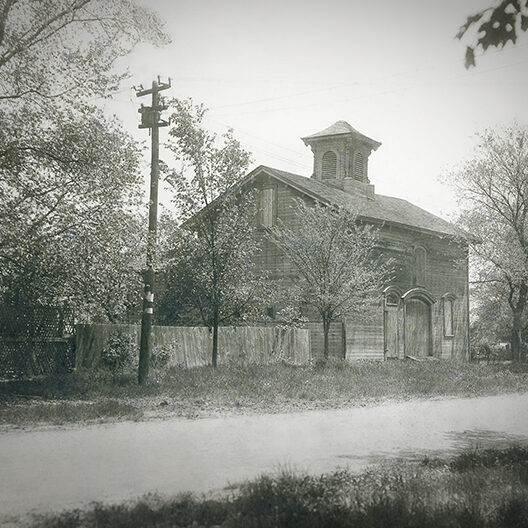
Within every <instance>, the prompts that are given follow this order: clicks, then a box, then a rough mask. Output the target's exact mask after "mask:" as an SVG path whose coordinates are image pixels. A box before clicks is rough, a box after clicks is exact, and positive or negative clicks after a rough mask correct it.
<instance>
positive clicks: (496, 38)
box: [456, 0, 528, 68]
mask: <svg viewBox="0 0 528 528" xmlns="http://www.w3.org/2000/svg"><path fill="white" fill-rule="evenodd" d="M470 29H473V30H474V33H475V34H476V36H475V38H476V43H475V44H473V45H471V46H469V45H468V46H467V47H466V58H465V65H466V68H470V67H471V66H475V48H479V47H480V48H481V49H482V50H483V51H486V50H487V49H488V48H489V47H490V46H491V47H495V48H499V47H502V48H503V47H504V46H505V45H506V44H507V43H508V42H510V41H511V42H512V43H513V44H515V43H516V42H517V35H518V34H519V33H520V32H521V31H526V30H527V29H528V1H527V0H502V1H500V2H499V3H498V5H496V6H495V7H488V8H487V9H483V10H482V11H479V12H478V13H475V14H474V15H471V16H469V17H468V18H467V20H466V22H465V23H464V24H463V25H462V26H461V27H460V29H459V31H458V33H457V35H456V38H457V39H459V40H461V39H462V38H463V37H464V36H465V35H467V33H468V31H470Z"/></svg>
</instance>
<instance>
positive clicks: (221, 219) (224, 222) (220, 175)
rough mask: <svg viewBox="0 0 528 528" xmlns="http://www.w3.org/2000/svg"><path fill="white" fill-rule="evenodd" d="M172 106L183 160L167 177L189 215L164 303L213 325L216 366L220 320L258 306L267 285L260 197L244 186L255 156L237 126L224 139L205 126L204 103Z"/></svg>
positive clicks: (177, 237)
mask: <svg viewBox="0 0 528 528" xmlns="http://www.w3.org/2000/svg"><path fill="white" fill-rule="evenodd" d="M171 108H173V109H174V113H173V114H172V116H171V122H172V123H173V126H172V128H171V129H170V131H169V136H170V140H171V141H170V143H169V147H170V148H171V149H172V151H173V152H174V154H175V156H176V160H177V161H178V162H180V163H181V164H182V166H181V170H178V171H172V172H170V173H169V174H168V176H167V181H168V182H169V183H170V184H171V186H172V189H173V191H174V202H175V204H176V206H177V208H178V211H179V213H180V215H181V222H180V227H179V228H177V229H175V231H174V233H173V236H172V238H171V240H172V242H171V244H169V245H170V246H172V247H171V249H170V250H169V252H168V256H169V266H167V272H166V274H167V279H166V281H167V293H166V294H165V298H164V300H163V301H162V306H163V307H164V311H165V314H166V317H167V316H168V317H169V318H172V320H174V318H179V319H178V320H179V321H181V320H182V319H181V309H183V310H185V311H189V309H191V310H192V311H191V312H190V313H191V314H193V316H194V317H197V316H199V318H200V319H201V321H202V322H203V324H204V325H206V326H208V327H209V328H210V329H212V332H213V348H212V364H213V366H216V365H217V360H218V327H219V325H221V324H227V323H229V322H234V321H240V320H244V319H245V318H247V317H248V316H249V314H250V313H254V311H255V310H256V309H257V308H258V307H260V306H262V303H263V300H262V299H263V296H264V295H265V291H266V284H265V282H264V281H262V280H261V278H262V277H261V276H259V275H258V274H257V272H256V266H255V256H256V254H257V252H258V251H259V246H258V242H257V239H256V237H255V236H254V229H255V214H256V210H255V205H254V203H255V201H254V197H253V195H252V193H251V192H250V191H247V190H245V189H243V188H241V187H240V185H239V184H240V181H241V179H242V177H243V176H244V174H245V172H246V170H247V167H248V165H249V161H250V155H249V153H248V152H246V151H245V150H244V149H243V148H242V147H241V146H240V144H239V142H238V141H237V140H236V139H235V138H234V137H233V135H232V131H228V132H227V133H226V134H225V135H223V136H222V137H221V138H219V137H217V135H216V134H214V133H211V132H208V131H206V130H205V128H204V127H203V119H204V115H205V112H206V110H205V108H204V107H203V105H197V106H195V105H193V102H192V100H190V99H188V100H184V101H182V100H177V99H175V100H173V101H172V102H171ZM184 320H185V319H184ZM186 320H187V321H188V320H189V313H188V314H187V319H186Z"/></svg>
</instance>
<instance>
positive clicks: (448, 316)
mask: <svg viewBox="0 0 528 528" xmlns="http://www.w3.org/2000/svg"><path fill="white" fill-rule="evenodd" d="M442 300H443V302H444V306H443V308H444V336H445V337H453V336H454V335H455V332H454V326H455V325H454V312H455V310H454V307H455V296H454V294H452V293H446V294H445V295H443V296H442Z"/></svg>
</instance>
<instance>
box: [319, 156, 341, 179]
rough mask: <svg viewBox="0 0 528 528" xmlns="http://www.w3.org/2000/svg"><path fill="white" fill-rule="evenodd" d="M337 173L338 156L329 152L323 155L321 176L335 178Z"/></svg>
mask: <svg viewBox="0 0 528 528" xmlns="http://www.w3.org/2000/svg"><path fill="white" fill-rule="evenodd" d="M336 173H337V156H336V153H335V152H332V151H331V150H329V151H328V152H325V153H324V154H323V163H322V167H321V174H322V176H323V178H335V177H336Z"/></svg>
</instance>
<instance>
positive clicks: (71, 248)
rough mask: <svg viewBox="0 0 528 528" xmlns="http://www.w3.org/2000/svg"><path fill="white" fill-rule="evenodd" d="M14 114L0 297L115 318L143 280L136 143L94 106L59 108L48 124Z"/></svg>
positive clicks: (4, 177) (2, 176) (4, 186)
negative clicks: (65, 304) (59, 304)
mask: <svg viewBox="0 0 528 528" xmlns="http://www.w3.org/2000/svg"><path fill="white" fill-rule="evenodd" d="M0 115H1V114H0ZM13 115H16V117H17V119H14V120H12V119H3V120H2V122H3V126H2V127H1V129H0V225H1V226H2V229H1V231H0V293H1V295H2V298H3V300H4V301H10V302H14V303H21V304H32V303H40V304H54V303H56V302H63V301H65V302H68V303H69V304H70V305H72V306H73V307H75V308H76V311H77V316H78V317H81V318H83V316H84V317H88V316H90V315H91V316H95V317H99V318H103V319H109V320H115V319H118V318H119V317H120V316H121V315H123V313H125V312H126V311H127V310H129V309H130V308H131V303H132V299H130V298H129V299H127V296H128V295H129V294H130V293H131V291H135V290H136V283H137V282H138V278H139V273H138V269H140V268H139V266H138V265H137V259H138V256H139V255H138V253H139V252H140V251H141V248H142V239H141V238H140V237H139V236H138V235H137V233H138V229H137V225H136V224H137V222H138V221H139V218H138V213H137V212H135V211H137V210H138V203H139V197H140V184H141V177H140V172H139V162H140V159H141V149H140V148H139V147H138V145H137V144H136V143H135V141H134V140H133V139H132V138H131V137H130V136H129V135H128V134H126V133H125V132H124V131H123V130H122V128H121V126H120V125H119V123H118V122H117V121H116V120H115V119H111V120H108V119H106V118H105V117H104V116H103V115H102V113H101V112H100V111H97V110H96V109H93V108H92V109H88V108H86V109H85V110H82V111H80V110H76V109H75V110H71V109H63V110H59V109H57V111H56V112H55V114H54V116H53V118H52V119H50V120H49V121H48V122H47V124H46V125H45V126H44V123H43V122H42V121H30V122H26V123H25V126H23V127H19V126H18V124H19V123H20V120H21V119H22V118H23V117H24V114H22V113H21V114H13V113H11V117H13ZM127 228H128V229H130V232H128V233H127V231H128V229H127ZM127 282H128V284H129V287H124V286H125V284H126V283H127Z"/></svg>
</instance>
